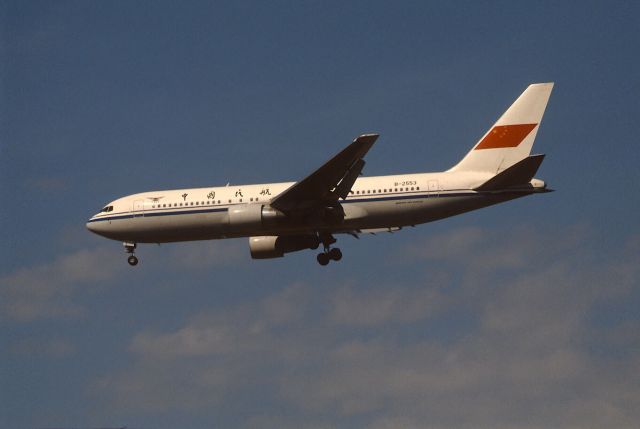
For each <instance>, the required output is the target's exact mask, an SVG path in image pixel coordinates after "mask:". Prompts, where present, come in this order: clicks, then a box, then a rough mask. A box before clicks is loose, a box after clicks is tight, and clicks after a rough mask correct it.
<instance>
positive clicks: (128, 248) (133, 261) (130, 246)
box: [122, 241, 138, 267]
mask: <svg viewBox="0 0 640 429" xmlns="http://www.w3.org/2000/svg"><path fill="white" fill-rule="evenodd" d="M122 245H123V246H124V251H125V252H126V253H128V254H129V255H130V256H129V257H128V258H127V262H128V263H129V265H131V266H132V267H135V266H136V265H138V258H137V257H136V255H134V252H135V250H136V243H130V242H126V241H125V242H124V243H122Z"/></svg>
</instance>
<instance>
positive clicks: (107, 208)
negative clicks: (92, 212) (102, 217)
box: [100, 206, 113, 213]
mask: <svg viewBox="0 0 640 429" xmlns="http://www.w3.org/2000/svg"><path fill="white" fill-rule="evenodd" d="M111 211H113V206H106V207H104V208H103V209H102V210H100V213H109V212H111Z"/></svg>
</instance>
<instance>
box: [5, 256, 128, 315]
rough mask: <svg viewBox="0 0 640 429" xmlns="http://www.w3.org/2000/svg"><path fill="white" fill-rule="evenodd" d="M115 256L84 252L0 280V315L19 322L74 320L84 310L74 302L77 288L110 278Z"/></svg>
mask: <svg viewBox="0 0 640 429" xmlns="http://www.w3.org/2000/svg"><path fill="white" fill-rule="evenodd" d="M116 256H117V255H116V254H115V252H112V251H110V250H108V249H104V248H97V249H91V250H89V249H84V250H80V251H77V252H74V253H71V254H67V255H64V256H60V257H58V258H57V259H56V260H55V261H54V262H51V263H46V264H41V265H36V266H33V267H26V268H21V269H18V270H17V271H15V272H14V273H12V274H8V275H5V276H4V277H1V278H0V299H1V301H2V302H1V304H0V311H1V313H0V314H2V316H4V317H5V318H8V319H10V320H14V321H19V322H28V321H32V320H35V319H47V318H57V317H78V316H80V315H82V314H83V313H84V311H85V310H84V308H83V307H82V306H80V305H78V304H77V303H76V302H75V301H74V295H75V294H76V292H77V290H78V288H79V287H80V286H81V285H91V284H95V283H97V282H101V281H104V280H108V279H110V278H112V277H113V276H114V275H115V273H116V271H115V270H114V266H116V265H115V264H114V258H115V257H116Z"/></svg>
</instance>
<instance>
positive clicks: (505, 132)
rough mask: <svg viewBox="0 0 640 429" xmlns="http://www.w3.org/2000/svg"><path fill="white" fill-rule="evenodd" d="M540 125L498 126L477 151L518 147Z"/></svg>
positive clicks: (477, 147) (483, 140) (479, 145)
mask: <svg viewBox="0 0 640 429" xmlns="http://www.w3.org/2000/svg"><path fill="white" fill-rule="evenodd" d="M536 125H538V124H518V125H497V126H495V127H493V128H492V129H491V131H489V133H488V134H487V135H486V136H485V137H484V138H483V139H482V141H481V142H480V143H479V144H478V146H476V148H475V150H480V149H497V148H505V147H517V146H518V145H519V144H520V143H522V140H524V138H525V137H527V136H528V135H529V133H530V132H531V130H533V129H534V128H535V127H536Z"/></svg>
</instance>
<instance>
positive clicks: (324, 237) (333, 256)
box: [317, 234, 342, 266]
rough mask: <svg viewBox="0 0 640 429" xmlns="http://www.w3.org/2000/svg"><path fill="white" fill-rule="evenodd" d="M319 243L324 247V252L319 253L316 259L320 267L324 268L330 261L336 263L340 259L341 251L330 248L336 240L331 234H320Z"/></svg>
mask: <svg viewBox="0 0 640 429" xmlns="http://www.w3.org/2000/svg"><path fill="white" fill-rule="evenodd" d="M320 241H322V245H323V246H324V252H322V253H319V254H318V257H317V259H318V263H319V264H320V265H322V266H325V265H327V264H328V263H329V261H331V260H333V261H336V262H337V261H339V260H340V259H342V251H341V250H340V249H338V248H337V247H334V248H333V249H332V248H331V245H332V244H333V243H335V242H336V239H335V238H333V236H332V235H331V234H320Z"/></svg>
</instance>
